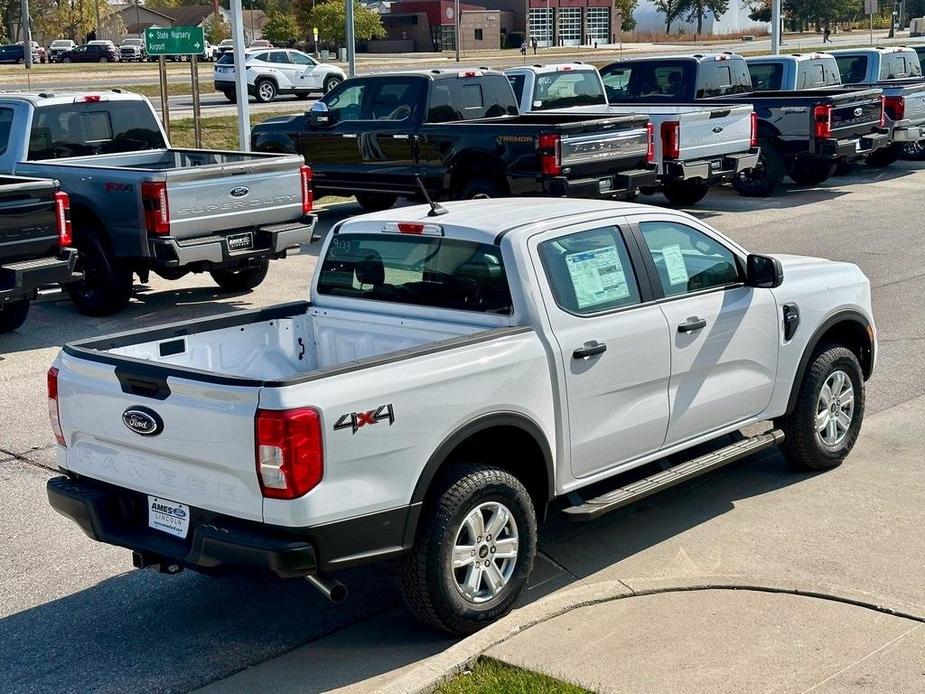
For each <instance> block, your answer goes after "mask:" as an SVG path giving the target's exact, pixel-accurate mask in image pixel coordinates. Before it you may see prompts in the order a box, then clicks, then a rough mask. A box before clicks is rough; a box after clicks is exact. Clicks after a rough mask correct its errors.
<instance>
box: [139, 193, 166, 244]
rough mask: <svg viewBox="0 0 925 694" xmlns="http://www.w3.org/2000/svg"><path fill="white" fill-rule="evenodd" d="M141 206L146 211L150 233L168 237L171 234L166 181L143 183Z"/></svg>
mask: <svg viewBox="0 0 925 694" xmlns="http://www.w3.org/2000/svg"><path fill="white" fill-rule="evenodd" d="M141 204H142V206H143V207H144V210H145V227H146V228H147V230H148V233H149V234H152V235H154V236H167V235H168V234H169V233H170V209H169V207H168V206H167V184H166V183H165V182H164V181H149V182H147V183H142V184H141Z"/></svg>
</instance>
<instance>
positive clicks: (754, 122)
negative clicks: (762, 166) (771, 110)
mask: <svg viewBox="0 0 925 694" xmlns="http://www.w3.org/2000/svg"><path fill="white" fill-rule="evenodd" d="M748 144H749V145H750V146H752V147H757V146H758V114H757V113H755V112H754V111H752V114H751V132H750V133H749V136H748Z"/></svg>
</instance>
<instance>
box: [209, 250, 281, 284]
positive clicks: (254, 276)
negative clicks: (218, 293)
mask: <svg viewBox="0 0 925 694" xmlns="http://www.w3.org/2000/svg"><path fill="white" fill-rule="evenodd" d="M269 270H270V260H269V259H268V258H262V259H260V260H259V261H257V262H256V263H252V264H248V265H245V266H243V267H238V268H222V269H217V270H210V271H209V274H210V275H212V279H213V280H215V284H217V285H218V286H219V287H221V288H222V289H223V290H224V291H226V292H246V291H249V290H251V289H253V288H254V287H256V286H258V285H259V284H260V283H261V282H263V281H264V280H265V279H266V278H267V272H269Z"/></svg>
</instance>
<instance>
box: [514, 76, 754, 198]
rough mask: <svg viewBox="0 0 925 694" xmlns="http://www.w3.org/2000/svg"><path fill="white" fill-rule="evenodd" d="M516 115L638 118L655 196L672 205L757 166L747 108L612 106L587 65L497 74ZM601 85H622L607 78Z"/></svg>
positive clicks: (699, 195) (719, 105) (720, 105)
mask: <svg viewBox="0 0 925 694" xmlns="http://www.w3.org/2000/svg"><path fill="white" fill-rule="evenodd" d="M504 73H505V74H506V75H507V77H508V79H509V80H510V82H511V87H512V88H513V89H514V96H516V97H517V104H518V108H519V109H520V112H521V113H535V112H539V111H542V112H547V111H548V112H552V113H557V112H567V113H607V114H619V115H628V114H640V113H641V114H645V115H646V116H648V117H649V121H650V122H651V123H652V126H653V134H654V138H653V144H654V146H655V151H654V155H653V161H654V163H655V165H656V167H657V171H658V181H659V185H658V186H657V187H655V188H643V189H642V192H644V193H655V192H657V191H658V190H661V191H662V193H664V195H665V197H666V198H667V199H668V201H669V202H670V203H672V204H673V205H679V206H689V205H695V204H697V203H698V202H700V201H701V200H702V199H703V197H704V196H705V195H706V194H707V193H708V192H709V190H710V186H712V185H718V184H722V183H728V182H730V181H732V180H733V179H734V178H735V176H736V174H738V173H740V172H746V171H749V170H750V169H753V168H754V167H755V166H756V165H757V163H758V140H757V137H758V129H757V119H756V118H755V114H754V112H753V110H752V106H751V104H723V103H722V102H720V103H717V104H705V103H703V102H690V103H673V104H662V103H656V102H653V103H651V104H631V105H622V106H621V105H617V104H610V103H608V100H607V93H606V91H605V82H604V80H602V79H601V74H600V73H599V72H598V71H597V68H595V67H594V66H593V65H586V64H584V63H559V64H553V65H524V66H522V67H513V68H509V69H507V70H505V71H504ZM607 79H611V80H620V79H624V78H623V77H621V76H620V75H611V76H608V78H607Z"/></svg>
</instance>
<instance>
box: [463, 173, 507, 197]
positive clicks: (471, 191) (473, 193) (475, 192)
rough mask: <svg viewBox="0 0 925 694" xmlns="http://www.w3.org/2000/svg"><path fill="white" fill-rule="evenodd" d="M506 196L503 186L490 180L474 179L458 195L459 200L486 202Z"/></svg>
mask: <svg viewBox="0 0 925 694" xmlns="http://www.w3.org/2000/svg"><path fill="white" fill-rule="evenodd" d="M504 196H505V193H504V191H503V190H502V189H501V186H500V185H498V183H497V182H495V181H493V180H492V179H490V178H474V179H472V180H471V181H469V182H468V183H466V185H464V186H463V187H462V188H461V189H460V190H459V192H458V193H457V194H456V198H457V199H458V200H486V199H488V198H503V197H504Z"/></svg>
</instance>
